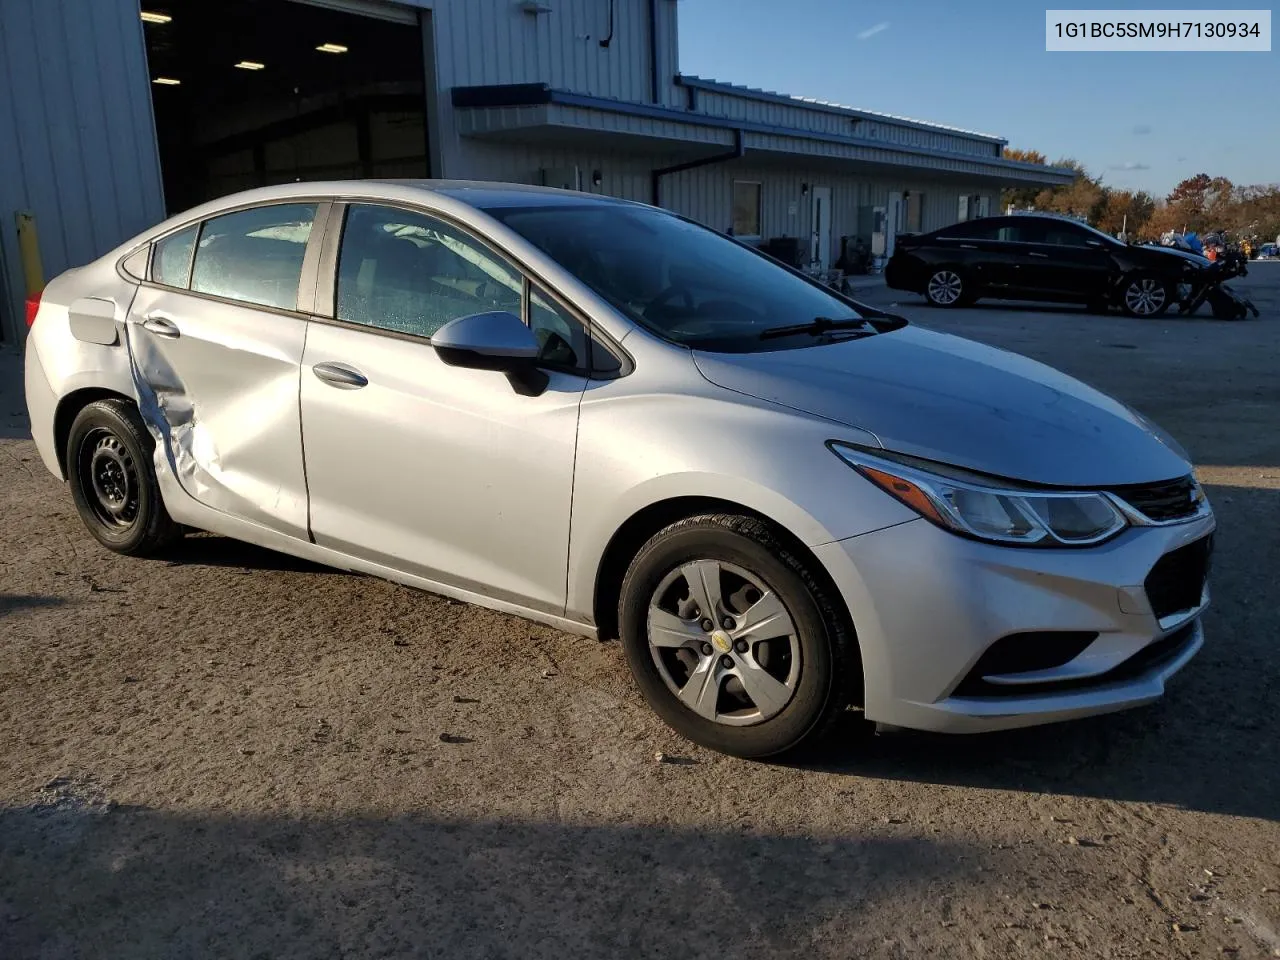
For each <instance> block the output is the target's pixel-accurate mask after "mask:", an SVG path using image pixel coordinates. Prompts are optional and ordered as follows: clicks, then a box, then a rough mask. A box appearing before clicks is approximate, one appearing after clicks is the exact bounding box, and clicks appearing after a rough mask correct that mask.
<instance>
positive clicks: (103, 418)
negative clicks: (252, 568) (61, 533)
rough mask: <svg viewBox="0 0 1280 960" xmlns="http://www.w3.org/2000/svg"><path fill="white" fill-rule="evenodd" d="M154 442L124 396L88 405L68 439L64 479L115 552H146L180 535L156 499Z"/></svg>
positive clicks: (94, 531) (98, 535) (82, 513)
mask: <svg viewBox="0 0 1280 960" xmlns="http://www.w3.org/2000/svg"><path fill="white" fill-rule="evenodd" d="M153 449H154V443H153V441H152V439H151V435H150V434H148V433H147V429H146V427H145V426H144V425H143V423H142V418H141V417H139V416H138V411H137V409H136V408H135V407H134V406H133V405H132V404H130V403H128V402H127V401H124V400H114V399H113V400H98V401H96V402H94V403H91V404H89V405H88V406H86V407H85V408H84V409H83V410H81V411H80V412H79V413H78V414H77V415H76V418H75V420H74V421H73V422H72V424H71V433H70V435H69V436H68V438H67V458H66V463H67V482H68V484H69V485H70V487H71V496H72V499H74V500H75V504H76V510H77V511H79V513H80V519H81V520H82V521H84V525H85V526H86V527H87V528H88V530H89V532H90V533H91V534H93V535H94V537H96V538H97V539H98V541H99V542H100V543H101V544H102V545H103V546H105V547H108V548H109V549H111V550H114V551H115V552H116V553H125V554H131V555H134V556H146V555H148V554H153V553H156V552H157V551H159V550H160V549H161V548H163V547H165V546H167V545H168V544H170V543H172V542H173V541H174V540H176V539H177V538H178V537H180V536H181V534H182V529H181V527H179V526H178V525H177V524H175V523H174V522H173V520H172V519H170V517H169V513H168V511H167V510H165V508H164V503H163V502H162V501H161V499H160V488H159V486H158V485H157V483H156V475H155V470H154V469H153V468H152V465H151V454H152V450H153Z"/></svg>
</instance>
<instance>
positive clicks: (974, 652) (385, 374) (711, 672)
mask: <svg viewBox="0 0 1280 960" xmlns="http://www.w3.org/2000/svg"><path fill="white" fill-rule="evenodd" d="M31 317H32V328H31V331H30V335H29V338H28V343H27V353H26V389H27V402H28V406H29V409H30V414H31V424H32V431H33V434H34V436H35V440H36V444H37V446H38V448H39V450H40V455H41V457H42V458H43V460H44V463H45V464H46V466H47V467H48V468H49V470H50V471H52V472H53V473H54V474H55V475H56V476H58V477H59V478H64V479H65V480H66V481H67V483H68V485H69V487H70V490H71V495H72V497H73V498H74V500H75V503H76V506H77V508H78V510H79V512H80V515H81V517H82V518H83V519H84V522H85V525H86V526H87V527H88V529H89V531H90V532H91V533H92V534H93V535H94V536H95V537H96V538H97V539H98V540H99V541H101V542H102V543H103V544H105V545H106V546H107V547H109V548H111V549H113V550H116V551H119V552H121V553H126V554H135V555H147V554H154V553H157V552H160V551H162V550H163V549H164V548H165V547H166V545H168V544H170V543H171V542H172V541H173V540H174V539H175V538H177V537H180V536H182V534H183V532H184V531H185V530H188V529H197V530H206V531H213V532H216V533H219V534H223V535H225V536H228V537H234V538H238V539H241V540H245V541H249V542H252V543H256V544H259V545H262V546H265V547H269V548H272V549H276V550H280V551H284V552H286V553H290V554H294V555H297V556H300V557H305V558H308V559H311V560H314V561H317V562H320V563H324V564H329V565H331V566H334V567H339V568H342V569H347V570H355V571H361V572H364V573H368V574H374V575H377V576H381V577H386V578H388V579H391V580H395V581H398V582H401V583H405V584H409V585H412V586H416V587H420V588H423V589H426V590H431V591H434V592H437V593H441V594H445V595H447V596H451V597H455V598H458V599H462V600H466V601H471V602H474V603H478V604H483V605H485V606H487V607H491V608H494V609H497V610H502V611H506V612H509V613H513V614H518V615H520V616H524V617H528V618H530V619H533V620H537V621H540V622H542V623H547V624H551V625H553V626H556V627H559V628H562V629H564V630H568V631H573V632H576V633H579V634H583V635H585V636H593V637H601V638H607V637H620V638H621V640H622V643H623V647H624V650H625V652H626V656H627V660H628V663H629V666H630V668H631V671H632V673H633V675H634V677H635V680H636V683H637V685H638V687H639V689H640V691H641V692H642V693H643V695H644V697H645V698H646V699H647V700H648V702H649V703H650V704H651V705H652V707H653V708H654V710H655V711H656V712H657V713H658V714H659V715H660V716H661V717H662V718H663V719H664V720H666V721H667V722H668V723H669V724H670V725H671V726H673V727H674V728H675V729H676V730H678V731H679V732H680V733H682V734H684V735H685V736H687V737H689V738H690V739H692V740H695V741H697V742H698V743H701V744H704V745H706V746H709V747H711V748H714V749H717V750H722V751H725V752H728V753H732V754H736V755H739V756H752V757H754V756H765V755H770V754H776V753H779V752H782V751H786V750H789V749H792V748H795V747H797V746H799V745H800V744H802V743H805V742H808V741H811V740H812V739H814V738H816V737H818V736H819V735H821V734H822V733H823V732H824V731H826V730H827V729H829V728H830V727H831V726H832V724H833V722H834V721H835V720H836V719H837V718H838V717H839V716H841V715H842V714H843V713H844V712H845V711H846V710H847V709H848V708H850V707H853V708H856V709H858V710H861V711H862V712H863V713H864V714H865V716H866V718H868V719H869V720H872V721H876V722H878V723H881V724H885V725H889V726H896V727H908V728H917V729H926V730H937V731H948V732H968V731H983V730H995V729H1001V728H1008V727H1017V726H1025V725H1030V724H1036V723H1044V722H1048V721H1056V720H1064V719H1068V718H1072V717H1080V716H1085V715H1089V714H1097V713H1104V712H1107V711H1111V710H1118V709H1121V708H1124V707H1130V706H1136V705H1139V704H1144V703H1148V702H1150V701H1152V700H1154V699H1155V698H1157V697H1158V696H1160V694H1161V693H1163V691H1164V685H1165V682H1166V680H1167V679H1168V678H1169V677H1170V676H1171V675H1172V674H1173V673H1175V672H1176V671H1177V670H1179V669H1180V668H1181V667H1182V666H1183V665H1184V664H1186V663H1187V661H1188V660H1190V659H1191V657H1192V656H1193V655H1194V654H1195V653H1196V651H1197V650H1199V649H1200V647H1201V645H1202V644H1203V642H1204V640H1203V632H1202V629H1201V622H1200V621H1201V613H1202V612H1203V610H1204V609H1205V606H1206V604H1207V603H1208V590H1207V572H1208V564H1209V555H1210V548H1211V536H1212V533H1213V529H1214V518H1213V514H1212V511H1211V510H1210V508H1209V505H1208V503H1207V501H1206V500H1205V497H1204V494H1203V492H1202V490H1201V489H1200V486H1199V484H1197V482H1196V481H1195V479H1194V477H1193V476H1192V471H1191V464H1190V463H1189V461H1188V458H1187V455H1186V454H1185V452H1184V451H1183V450H1182V449H1181V448H1180V447H1179V446H1178V445H1177V443H1176V442H1175V441H1173V440H1172V439H1171V438H1170V437H1168V436H1167V435H1166V434H1165V433H1163V432H1162V431H1161V430H1160V429H1159V428H1157V427H1156V426H1154V425H1153V424H1151V423H1150V422H1149V421H1147V420H1145V419H1144V418H1143V417H1142V416H1141V415H1139V414H1137V413H1136V412H1134V411H1133V410H1131V409H1129V408H1128V407H1126V406H1124V405H1123V404H1120V403H1118V402H1116V401H1114V400H1111V399H1110V398H1108V397H1106V396H1103V395H1102V394H1100V393H1098V392H1097V391H1095V390H1093V389H1091V388H1089V387H1087V386H1085V385H1083V384H1081V383H1079V382H1077V381H1075V380H1072V379H1070V378H1068V377H1066V376H1063V375H1062V374H1060V373H1057V372H1056V371H1054V370H1051V369H1049V368H1047V367H1045V366H1042V365H1040V364H1038V363H1034V362H1032V361H1030V360H1027V359H1024V358H1022V357H1018V356H1015V355H1012V354H1009V353H1005V352H1002V351H999V350H995V349H992V348H989V347H985V346H980V345H978V344H975V343H972V342H969V341H966V340H962V339H959V338H955V337H950V336H944V335H942V334H938V333H932V332H928V331H925V330H921V329H917V328H915V327H912V326H909V325H908V324H907V323H906V321H904V320H902V319H901V318H898V317H894V316H890V315H887V314H884V313H880V312H877V311H875V310H873V309H871V308H869V307H866V306H864V305H861V304H858V303H856V302H854V301H851V300H849V299H847V298H844V297H842V296H840V295H838V294H836V293H833V292H832V291H830V290H828V289H826V288H825V287H823V286H821V285H819V284H817V283H815V282H813V281H811V280H809V279H808V278H806V277H804V276H803V275H801V274H799V273H797V272H795V271H792V270H790V269H788V268H786V267H784V266H782V265H781V264H779V263H778V262H777V261H774V260H772V259H771V258H768V257H766V256H764V255H762V254H760V253H758V252H757V251H755V250H754V249H751V248H750V247H748V246H746V245H744V244H742V243H740V242H738V241H735V240H733V239H732V238H729V237H725V236H722V235H720V234H717V233H715V232H714V231H711V230H708V229H705V228H703V227H701V226H698V225H696V224H694V223H691V222H689V221H687V220H684V219H682V218H680V217H677V216H675V215H673V214H670V213H668V212H666V211H662V210H657V209H654V208H652V207H647V206H644V205H641V204H635V203H628V202H624V201H619V200H612V199H608V198H603V197H598V196H590V195H586V194H582V193H576V192H564V191H554V190H544V189H539V188H531V187H517V186H511V185H497V184H494V185H485V184H474V183H453V182H432V181H422V182H373V181H369V182H349V183H312V184H301V183H300V184H289V185H285V186H278V187H270V188H264V189H261V190H255V191H250V192H247V193H242V194H238V195H235V196H232V197H228V198H225V199H223V200H220V201H217V202H214V203H210V204H206V205H205V206H202V207H198V208H196V209H194V210H190V211H187V212H186V213H183V214H180V215H178V216H176V217H174V218H172V219H170V220H168V221H166V222H165V223H162V224H160V225H159V226H157V227H155V228H153V229H151V230H148V231H147V232H145V233H144V234H142V235H140V236H139V237H137V238H135V239H134V240H131V241H130V242H129V243H127V244H125V245H123V246H122V247H120V248H119V249H117V250H114V251H112V252H111V253H109V254H107V255H106V256H104V257H102V258H101V259H100V260H98V261H96V262H94V263H91V264H89V265H88V266H85V267H82V268H80V269H76V270H70V271H68V272H67V273H65V274H63V275H62V276H60V277H58V278H57V279H55V280H54V281H53V282H52V283H50V284H49V286H48V287H47V289H46V290H45V291H44V294H43V297H42V298H41V299H40V300H39V302H38V303H35V304H33V305H32V310H31Z"/></svg>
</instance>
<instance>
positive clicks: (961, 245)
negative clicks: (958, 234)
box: [960, 243, 978, 250]
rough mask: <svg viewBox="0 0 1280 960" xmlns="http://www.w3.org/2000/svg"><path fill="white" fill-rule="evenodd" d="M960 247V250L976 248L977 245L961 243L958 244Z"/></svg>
mask: <svg viewBox="0 0 1280 960" xmlns="http://www.w3.org/2000/svg"><path fill="white" fill-rule="evenodd" d="M960 249H961V250H977V249H978V245H977V244H976V243H962V244H960Z"/></svg>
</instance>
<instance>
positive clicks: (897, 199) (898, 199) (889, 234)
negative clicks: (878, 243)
mask: <svg viewBox="0 0 1280 960" xmlns="http://www.w3.org/2000/svg"><path fill="white" fill-rule="evenodd" d="M884 220H885V223H884V255H885V256H886V257H892V256H893V245H894V241H895V240H897V238H898V231H899V230H901V229H902V194H901V193H899V192H895V193H891V194H889V206H888V209H887V210H886V211H885V218H884Z"/></svg>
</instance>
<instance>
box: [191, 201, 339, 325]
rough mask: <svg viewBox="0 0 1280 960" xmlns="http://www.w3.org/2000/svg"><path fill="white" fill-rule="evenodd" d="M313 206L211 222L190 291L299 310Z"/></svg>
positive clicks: (238, 214) (268, 210)
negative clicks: (299, 297) (300, 287)
mask: <svg viewBox="0 0 1280 960" xmlns="http://www.w3.org/2000/svg"><path fill="white" fill-rule="evenodd" d="M315 217H316V205H315V204H314V203H281V204H275V205H273V206H268V207H254V208H253V209H251V210H239V211H237V212H236V213H228V214H226V215H225V216H221V217H214V218H213V219H212V220H206V221H205V223H204V229H202V230H201V231H200V242H199V243H198V244H196V256H195V264H194V266H193V267H192V271H191V289H192V290H194V291H197V292H199V293H211V294H214V295H216V296H219V297H227V298H228V299H231V300H240V301H242V302H244V303H253V304H260V305H262V306H266V307H280V308H282V309H285V310H295V309H297V306H298V281H299V280H300V279H301V278H302V259H303V257H304V255H305V254H306V252H307V239H308V238H309V237H310V236H311V226H312V224H313V223H314V221H315Z"/></svg>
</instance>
